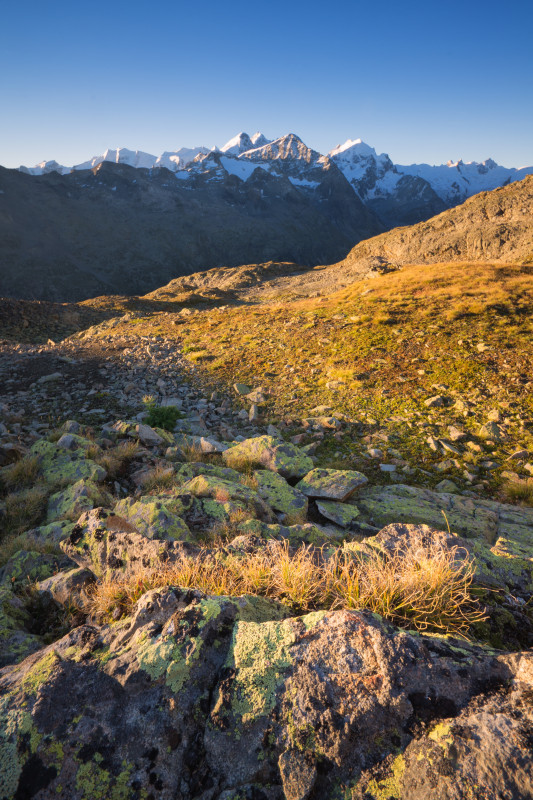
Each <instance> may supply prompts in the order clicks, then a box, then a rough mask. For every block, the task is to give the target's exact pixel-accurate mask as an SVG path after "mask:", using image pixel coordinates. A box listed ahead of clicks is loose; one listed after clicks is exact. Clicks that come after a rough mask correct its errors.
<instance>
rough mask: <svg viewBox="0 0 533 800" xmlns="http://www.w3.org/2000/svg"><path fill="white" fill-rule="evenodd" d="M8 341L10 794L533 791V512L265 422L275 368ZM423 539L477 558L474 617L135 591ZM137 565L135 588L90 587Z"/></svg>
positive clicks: (3, 646) (1, 710)
mask: <svg viewBox="0 0 533 800" xmlns="http://www.w3.org/2000/svg"><path fill="white" fill-rule="evenodd" d="M106 324H107V325H110V326H111V329H112V326H113V324H114V323H113V321H111V323H106ZM0 358H1V360H0V386H1V395H0V412H1V418H0V419H1V422H0V482H1V483H0V485H1V489H2V495H1V496H0V526H2V528H3V533H4V536H3V539H2V541H1V542H0V547H1V548H3V549H1V550H0V555H1V561H0V665H1V666H2V669H1V670H0V720H1V722H0V798H1V799H2V800H28V799H29V798H36V800H49V798H64V800H67V799H68V800H94V799H95V798H101V799H102V800H108V798H110V799H111V800H141V799H142V800H167V798H168V800H170V799H171V798H172V800H193V799H194V800H196V799H197V800H283V798H286V800H319V799H320V800H322V799H323V798H328V799H329V798H331V800H336V799H337V798H338V799H339V800H351V799H353V800H355V799H356V798H358V799H360V800H387V799H392V798H398V799H399V800H428V798H430V797H431V798H436V800H441V799H442V800H452V798H453V800H455V799H456V798H457V800H471V798H481V797H482V798H484V799H486V800H503V798H505V799H506V800H507V799H508V798H509V799H510V798H513V799H515V798H516V800H519V799H521V798H527V797H532V796H533V777H532V771H531V757H532V742H533V713H532V706H531V696H532V690H533V658H532V654H531V647H532V646H533V615H532V613H531V592H532V587H533V508H531V507H528V506H526V505H512V504H509V503H502V502H499V501H497V500H494V499H488V498H486V497H485V498H484V497H482V496H480V495H479V494H476V493H475V492H472V491H466V492H463V493H460V492H459V491H458V489H457V487H456V486H455V485H454V484H453V482H450V481H448V482H447V483H446V481H445V482H444V485H442V486H440V487H438V489H437V490H435V489H434V488H427V487H421V486H415V485H407V483H403V482H401V480H398V479H396V478H395V479H394V480H391V481H390V483H389V484H387V483H383V482H382V483H376V482H375V481H374V480H369V477H368V476H367V475H365V474H364V472H363V471H361V470H360V469H355V468H353V469H352V468H345V467H342V468H341V467H340V466H339V465H338V464H335V463H333V462H332V463H331V464H329V465H328V464H327V463H324V460H323V459H319V458H317V455H316V443H313V441H308V440H307V439H306V437H305V436H300V439H298V435H296V436H294V435H293V430H292V428H291V426H290V425H289V424H288V423H287V424H285V423H284V422H283V419H279V420H277V421H276V424H273V423H272V422H271V421H269V420H268V419H267V418H265V416H264V414H263V411H262V391H263V389H262V387H261V385H254V386H246V385H243V384H240V383H238V382H237V383H235V385H234V387H233V389H232V392H231V393H229V392H224V391H219V392H206V389H205V385H204V384H203V383H202V380H201V379H200V377H199V372H198V370H197V368H196V367H195V365H194V364H192V363H191V361H190V360H188V359H187V358H185V357H184V355H183V353H182V351H181V350H180V348H179V347H178V346H177V344H176V341H175V340H174V339H166V338H165V337H163V336H142V335H141V336H139V335H134V334H132V335H130V336H127V335H122V334H119V335H117V336H114V337H111V336H109V337H107V339H106V337H103V338H102V337H100V338H96V337H91V336H87V335H85V336H74V337H71V338H70V339H65V340H64V341H62V342H60V343H54V342H52V341H50V342H49V343H48V344H46V345H35V344H15V343H13V342H8V341H7V340H6V341H4V342H2V343H1V344H0ZM243 398H244V399H245V400H246V401H247V402H246V403H244V404H243ZM436 402H437V401H436ZM165 415H166V416H165ZM163 420H164V421H165V425H164V426H163V425H160V424H157V423H158V422H160V423H161V422H162V421H163ZM169 420H171V424H170V425H169V424H168V421H169ZM313 420H314V421H313V422H312V423H311V424H312V426H314V430H317V431H319V432H322V433H323V434H324V435H326V436H330V437H334V436H335V435H336V434H337V433H338V432H339V431H340V430H342V429H343V427H344V426H345V425H346V421H345V415H344V414H341V413H339V414H336V413H335V410H334V409H329V410H325V411H321V410H320V409H319V410H315V417H314V418H313ZM169 427H170V428H171V430H167V429H166V428H169ZM459 433H460V432H459ZM493 433H494V432H493ZM453 438H454V437H453V433H450V440H453ZM456 438H457V437H456ZM450 446H451V447H452V446H453V445H452V444H451V442H450ZM526 456H527V454H526ZM369 457H370V458H371V457H372V454H370V456H369ZM405 477H406V478H408V477H409V474H408V473H406V475H405ZM413 547H415V548H416V547H426V548H431V553H433V556H435V554H436V557H440V556H443V557H444V556H446V555H447V556H449V558H450V559H451V561H450V563H451V564H452V565H455V567H456V568H457V569H459V570H461V569H462V565H464V564H467V565H469V566H468V569H470V570H471V576H472V583H471V585H470V588H469V587H467V589H468V590H469V591H470V589H472V595H471V596H470V595H469V599H468V603H469V604H470V605H469V608H470V607H472V608H474V607H475V609H477V611H475V613H474V612H472V613H473V614H474V616H472V618H471V621H472V624H471V625H468V626H467V625H466V623H465V626H463V628H460V627H458V628H455V629H453V630H452V631H451V632H450V631H449V630H446V629H442V630H440V629H439V627H438V625H437V626H435V625H432V623H431V616H430V614H429V612H428V616H427V617H424V620H425V622H420V619H421V618H420V617H417V616H416V615H412V616H409V614H410V612H409V610H408V609H406V610H404V611H401V612H400V611H396V612H393V611H392V610H391V612H390V614H387V613H382V614H381V615H380V614H378V613H376V612H375V610H374V611H373V610H372V609H373V608H375V607H370V606H365V607H364V608H359V609H358V608H357V603H352V604H351V606H350V604H344V605H342V604H340V603H331V602H329V603H326V602H325V601H323V602H318V601H309V602H307V601H304V600H303V599H301V598H302V597H303V595H302V596H301V597H300V595H296V594H293V595H291V594H290V593H287V594H286V596H283V597H280V596H278V595H276V596H274V593H273V592H272V591H271V590H270V588H269V586H268V585H267V584H264V586H263V589H261V590H259V589H258V590H257V592H254V593H244V594H238V595H231V594H230V595H226V594H225V593H224V592H223V591H222V590H220V591H202V590H200V589H199V588H196V587H195V586H183V585H179V584H178V585H170V584H169V585H162V586H160V587H159V588H149V586H148V583H146V584H143V581H144V580H147V578H146V575H150V576H153V574H154V573H155V572H157V570H163V569H166V570H169V569H172V568H173V567H180V569H183V565H191V564H200V565H201V564H206V565H207V566H208V567H209V566H210V565H211V566H212V565H216V564H218V565H222V568H225V567H227V566H228V565H231V564H235V563H237V564H246V563H252V561H253V554H254V553H263V554H264V555H265V559H266V560H268V558H269V557H270V555H269V554H273V553H278V554H279V553H280V552H281V553H287V554H295V553H297V552H302V548H303V549H304V550H305V552H306V553H307V554H309V557H310V558H311V559H315V561H310V562H309V563H310V564H311V563H313V564H315V565H316V569H319V568H320V569H324V570H327V568H328V564H331V563H332V560H334V559H335V558H338V557H339V554H342V558H347V559H350V558H352V557H353V558H356V559H359V560H360V561H359V562H358V563H362V564H364V563H368V564H370V563H385V562H387V560H388V559H396V560H397V561H396V562H395V563H398V564H400V565H401V564H402V563H404V562H405V561H406V559H407V558H408V557H409V553H411V552H412V549H413ZM280 548H281V550H280ZM424 552H426V551H424ZM427 552H430V550H427ZM365 560H366V561H365ZM263 563H267V561H265V562H263ZM293 563H296V562H293ZM313 568H314V567H313ZM398 568H400V567H398ZM180 574H182V573H180ZM143 576H144V577H143ZM150 579H152V578H150ZM135 580H137V581H138V583H139V585H138V586H137V588H136V589H135V591H136V594H134V597H133V600H132V601H131V603H130V604H129V605H128V603H127V602H126V600H125V599H124V598H122V599H120V598H121V596H119V595H114V596H113V597H114V600H113V603H111V604H110V605H109V607H106V608H107V610H105V609H104V610H102V609H100V612H98V610H95V609H96V606H95V605H94V603H93V604H92V605H91V603H90V602H89V599H90V598H91V597H94V592H95V587H99V586H100V587H103V586H108V587H110V586H111V587H112V586H113V585H115V586H124V587H125V586H126V585H127V586H129V587H130V589H131V582H132V581H135ZM260 580H261V579H260V578H257V581H258V583H257V585H258V586H260V585H261V583H260ZM265 580H266V579H265ZM300 580H301V582H302V586H303V584H304V583H305V572H302V575H301V579H300ZM128 581H129V583H128ZM150 585H151V584H150ZM209 585H211V584H209ZM147 587H148V588H147ZM300 588H301V587H300ZM130 589H128V591H130ZM296 589H298V587H296ZM311 590H312V587H311V588H310V589H309V591H311ZM295 591H296V590H295ZM465 591H466V590H465ZM296 596H297V597H298V598H299V599H297V600H295V597H296ZM117 598H118V599H117ZM380 608H381V606H380ZM402 614H404V616H402ZM476 615H477V616H476ZM402 620H404V621H403V623H402ZM428 620H429V621H428ZM454 631H455V633H454ZM461 631H463V635H461Z"/></svg>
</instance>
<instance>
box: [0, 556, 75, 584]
mask: <svg viewBox="0 0 533 800" xmlns="http://www.w3.org/2000/svg"><path fill="white" fill-rule="evenodd" d="M68 564H69V560H68V559H66V558H65V556H64V555H62V554H61V555H59V556H58V555H54V554H53V553H39V552H37V551H35V550H19V551H18V552H17V553H15V554H14V555H13V556H11V558H10V559H9V561H7V562H6V563H5V564H4V566H3V567H1V568H0V582H8V583H10V584H11V585H12V586H18V585H20V584H22V583H25V584H27V585H28V586H29V585H30V584H31V583H33V582H34V581H40V580H44V579H45V578H48V577H49V576H50V575H53V573H54V572H56V571H57V570H58V569H62V568H63V567H65V566H68Z"/></svg>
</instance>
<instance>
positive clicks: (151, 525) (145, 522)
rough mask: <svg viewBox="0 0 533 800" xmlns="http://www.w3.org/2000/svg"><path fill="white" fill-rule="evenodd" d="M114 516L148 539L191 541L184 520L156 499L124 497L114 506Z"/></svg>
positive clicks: (160, 500) (161, 500)
mask: <svg viewBox="0 0 533 800" xmlns="http://www.w3.org/2000/svg"><path fill="white" fill-rule="evenodd" d="M114 510H115V514H117V516H119V517H123V518H124V519H127V520H128V521H129V522H131V524H132V525H133V526H134V528H135V529H136V530H137V531H138V532H139V533H142V534H143V536H148V538H149V539H181V540H183V541H191V532H190V530H189V528H188V526H187V524H186V523H185V522H184V520H183V519H182V518H181V517H180V516H178V514H176V513H175V512H173V511H172V510H171V509H170V508H168V506H167V505H166V504H165V502H164V500H163V499H160V498H158V497H149V496H147V497H144V498H142V499H139V500H137V499H133V498H131V497H126V498H124V500H119V502H118V503H117V504H116V505H115V509H114Z"/></svg>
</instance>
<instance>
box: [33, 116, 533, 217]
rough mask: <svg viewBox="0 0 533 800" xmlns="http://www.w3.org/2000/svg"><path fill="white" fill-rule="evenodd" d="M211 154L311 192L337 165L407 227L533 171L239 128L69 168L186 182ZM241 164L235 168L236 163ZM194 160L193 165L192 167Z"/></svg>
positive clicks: (369, 203)
mask: <svg viewBox="0 0 533 800" xmlns="http://www.w3.org/2000/svg"><path fill="white" fill-rule="evenodd" d="M212 153H222V154H223V155H224V156H225V157H227V158H228V159H232V160H230V161H224V162H223V164H222V167H223V169H226V170H227V171H228V172H229V173H230V174H234V175H238V176H239V177H241V178H242V179H244V180H246V178H247V177H248V176H249V175H250V174H251V172H250V171H249V170H247V168H246V165H245V164H244V163H242V162H243V161H247V160H249V161H252V162H255V163H257V164H259V165H261V168H262V169H265V170H267V171H270V172H273V173H275V174H279V172H280V162H282V163H283V164H284V166H285V169H287V167H288V166H289V167H290V171H294V170H296V172H297V173H299V174H293V175H292V179H294V180H293V182H294V181H298V182H299V183H298V185H306V186H307V187H308V188H311V189H312V188H313V184H314V179H313V178H312V177H311V176H310V175H309V174H308V173H309V171H310V170H312V169H314V168H315V167H316V166H318V165H323V166H324V167H326V166H327V165H329V164H335V166H336V167H337V168H338V169H339V171H340V172H342V174H343V175H344V177H345V178H346V180H347V181H348V182H349V184H350V185H351V187H352V189H353V191H354V192H355V194H356V195H357V197H358V198H359V199H360V200H362V201H363V203H364V204H365V206H366V207H367V208H368V209H369V210H371V211H372V212H374V213H375V214H377V215H378V217H379V218H380V220H381V222H382V223H383V225H384V227H385V228H393V227H396V226H398V225H412V224H414V223H416V222H420V221H421V220H425V219H429V217H432V216H434V215H435V214H438V213H439V212H441V211H444V210H445V209H446V208H450V207H452V206H455V205H457V204H459V203H462V202H464V201H465V200H466V199H467V198H468V197H471V196H472V195H474V194H478V193H479V192H482V191H490V190H492V189H495V188H497V187H498V186H504V185H506V184H507V183H510V182H512V181H517V180H521V179H522V178H524V177H525V176H526V175H528V174H530V173H532V172H533V167H523V168H522V169H515V168H508V167H502V166H501V165H499V164H497V163H496V162H495V161H493V160H492V159H491V158H488V159H486V160H485V161H482V162H476V161H472V162H467V163H465V162H463V161H461V160H459V161H448V162H447V163H446V164H440V165H437V166H432V165H430V164H410V165H401V164H394V163H393V162H392V161H391V159H390V158H389V156H388V155H387V154H386V153H381V154H380V155H378V154H377V153H376V151H375V150H374V148H373V147H370V146H369V145H367V144H365V142H363V141H362V140H361V139H347V140H346V142H344V144H341V145H337V146H336V147H334V148H333V149H332V150H330V151H329V153H328V154H327V155H326V156H325V155H321V154H320V153H317V152H316V151H314V150H311V149H310V148H308V147H307V146H306V145H305V144H304V143H303V142H302V140H301V139H299V137H297V136H296V135H295V134H292V133H291V134H287V135H286V136H281V137H279V138H278V139H274V140H270V139H267V138H266V137H265V136H264V135H263V134H262V133H259V132H257V133H255V134H254V135H253V136H249V135H248V134H247V133H245V132H244V131H241V132H240V133H238V134H237V135H236V136H234V137H233V138H232V139H230V140H229V141H228V142H226V144H225V145H224V146H223V147H222V148H220V149H218V148H217V147H213V148H207V147H195V148H186V147H182V148H181V149H179V150H175V151H168V152H165V153H163V154H162V155H161V156H159V157H157V158H156V156H153V155H150V154H149V153H143V152H140V151H133V150H128V149H127V148H124V147H122V148H118V149H117V150H106V152H105V153H103V154H102V155H100V156H95V157H93V158H92V159H89V160H88V161H85V162H83V163H82V164H77V165H76V166H74V167H73V168H72V169H74V170H80V169H90V168H93V167H95V166H98V164H100V163H102V162H103V161H111V162H114V163H120V164H126V165H128V166H131V167H136V168H138V167H144V168H147V169H153V168H158V167H160V166H164V167H166V168H167V169H169V170H171V171H172V172H176V173H177V172H180V173H181V174H180V179H182V180H187V179H188V178H189V173H190V172H192V173H195V172H197V171H198V170H200V171H202V170H205V169H209V168H214V167H215V165H218V166H220V162H218V161H215V162H213V159H212V158H210V154H212ZM238 160H240V161H241V164H238V163H236V161H238ZM198 162H199V163H198ZM20 170H21V171H23V172H26V173H28V174H31V175H43V174H47V173H50V172H52V171H54V170H55V171H57V172H59V173H60V174H67V173H68V172H70V169H69V168H68V167H64V166H62V165H60V164H58V163H57V162H56V161H43V162H41V163H40V164H37V165H36V166H35V167H31V168H28V167H20Z"/></svg>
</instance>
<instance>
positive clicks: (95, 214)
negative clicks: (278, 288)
mask: <svg viewBox="0 0 533 800" xmlns="http://www.w3.org/2000/svg"><path fill="white" fill-rule="evenodd" d="M199 158H200V160H199V161H195V162H194V164H193V166H194V169H192V170H191V172H190V173H189V172H188V173H185V174H186V175H187V180H185V181H184V180H181V179H180V178H179V177H178V176H179V175H181V174H182V173H181V172H178V173H177V175H174V174H172V173H171V172H169V171H168V170H166V169H163V168H161V169H157V170H146V169H135V168H133V167H130V166H127V165H125V164H117V163H109V162H108V161H105V162H103V163H101V164H99V165H98V166H97V167H95V168H94V169H92V170H80V171H75V172H72V173H70V174H68V175H59V174H58V173H57V172H52V173H50V174H48V175H42V176H40V177H33V176H29V175H25V174H23V173H21V172H19V171H17V170H5V169H3V168H0V295H5V296H14V297H19V298H26V299H41V300H43V299H44V300H61V301H71V300H81V299H84V298H87V297H92V296H95V295H100V294H104V293H107V294H117V293H118V294H144V293H145V292H147V291H150V290H152V289H155V288H156V287H158V286H161V285H162V284H164V283H166V282H167V281H169V280H171V279H172V278H175V277H177V276H180V275H187V274H190V273H191V272H195V271H196V270H199V269H202V268H206V267H213V266H222V265H224V266H229V267H232V266H238V265H240V264H243V263H249V262H250V261H257V262H261V261H268V260H276V261H277V260H279V261H294V262H297V263H300V264H303V265H307V266H310V265H312V264H317V263H328V262H331V261H334V260H338V259H339V258H342V257H343V256H344V255H346V253H347V252H349V249H350V247H351V246H352V245H353V243H354V242H356V241H359V240H361V239H363V238H368V236H372V235H375V234H376V233H378V232H381V231H382V230H383V226H382V225H381V224H380V223H379V221H378V220H377V218H376V217H375V215H373V214H372V213H371V212H369V211H368V210H367V209H366V208H365V206H364V205H363V203H362V202H361V200H360V199H359V198H358V197H357V196H356V195H355V194H354V193H353V192H352V190H351V189H350V186H349V184H348V182H347V181H346V180H345V178H344V177H343V176H342V174H341V173H340V172H339V171H338V170H337V169H336V167H334V166H333V165H331V166H328V165H326V168H325V169H323V170H317V171H316V173H317V174H316V176H315V177H316V180H315V184H316V185H315V186H314V187H313V189H310V188H309V187H308V186H298V185H294V183H293V182H292V181H291V180H290V176H288V175H286V174H283V172H272V173H271V172H269V171H268V170H264V169H261V168H259V167H257V168H256V167H255V166H254V164H248V163H244V162H243V166H245V167H249V170H248V172H249V174H247V175H246V176H245V178H243V177H240V176H239V175H237V174H232V173H231V172H230V171H228V170H227V169H225V168H224V163H227V164H230V166H231V167H234V166H235V165H239V164H241V162H239V161H238V160H237V159H235V158H231V157H229V156H225V155H222V154H220V153H210V154H209V156H203V157H202V156H200V157H199ZM202 158H203V159H204V160H202ZM204 162H207V166H205V164H204ZM223 162H224V163H223Z"/></svg>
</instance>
